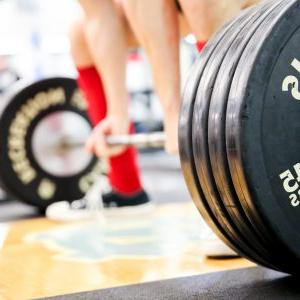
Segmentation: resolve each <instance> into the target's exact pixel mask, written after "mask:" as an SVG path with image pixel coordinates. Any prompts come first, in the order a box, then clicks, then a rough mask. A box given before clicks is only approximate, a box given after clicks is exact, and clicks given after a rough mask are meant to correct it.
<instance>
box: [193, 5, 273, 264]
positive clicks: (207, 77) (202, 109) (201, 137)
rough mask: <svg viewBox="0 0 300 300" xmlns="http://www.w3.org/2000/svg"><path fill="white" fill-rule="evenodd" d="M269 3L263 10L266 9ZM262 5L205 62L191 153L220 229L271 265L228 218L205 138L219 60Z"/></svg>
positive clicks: (257, 258)
mask: <svg viewBox="0 0 300 300" xmlns="http://www.w3.org/2000/svg"><path fill="white" fill-rule="evenodd" d="M268 7H269V6H268V5H267V7H266V8H265V9H267V8H268ZM263 9H264V6H257V7H255V9H254V10H253V11H252V12H251V13H250V14H249V15H247V16H246V17H245V18H243V19H241V20H240V22H239V23H238V24H236V26H235V27H233V28H231V30H228V31H227V33H226V35H225V37H224V41H223V42H222V43H220V44H219V45H218V46H217V47H216V49H215V52H214V53H213V55H212V56H211V57H210V58H209V60H208V63H207V64H206V67H205V70H204V72H203V74H202V77H201V79H200V82H199V86H198V91H197V95H196V100H195V105H194V112H193V122H192V133H193V135H192V141H193V154H194V160H195V166H196V170H197V174H198V179H199V182H200V185H201V187H202V190H203V192H204V195H205V197H206V198H207V199H208V203H209V205H210V207H211V209H212V211H213V213H214V214H215V216H216V218H217V219H218V221H219V223H220V225H221V226H222V228H224V229H225V230H226V231H227V232H228V235H229V236H230V237H231V239H233V240H235V241H236V243H238V244H239V245H240V247H241V248H242V249H243V251H244V253H247V254H248V256H249V257H251V258H252V260H255V261H256V262H259V263H260V264H263V265H266V266H269V267H272V266H271V265H270V264H269V263H268V261H267V259H266V257H263V256H262V255H261V253H259V252H258V251H257V249H256V247H255V241H254V240H253V241H251V240H250V241H249V240H248V239H247V238H246V237H245V235H243V233H242V231H241V230H240V228H238V227H237V226H236V224H235V223H234V222H233V221H232V219H231V218H230V215H229V214H228V211H227V209H226V207H225V205H224V203H223V201H222V198H221V197H220V195H219V193H218V190H217V187H216V184H215V181H214V178H213V174H212V170H211V165H210V161H209V153H208V140H207V130H208V128H207V125H208V124H207V122H208V111H209V105H210V96H211V92H212V89H213V86H214V84H215V79H216V75H217V72H218V70H219V67H220V65H221V63H222V60H223V57H224V55H226V53H227V51H228V48H229V47H230V45H231V43H232V42H233V40H234V38H235V37H236V36H237V35H238V34H239V32H240V31H241V30H242V29H243V28H244V27H245V26H247V24H249V22H250V24H252V22H253V20H254V19H255V18H257V15H258V14H259V13H260V11H261V10H263Z"/></svg>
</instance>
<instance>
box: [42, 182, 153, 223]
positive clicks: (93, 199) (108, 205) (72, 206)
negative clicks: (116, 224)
mask: <svg viewBox="0 0 300 300" xmlns="http://www.w3.org/2000/svg"><path fill="white" fill-rule="evenodd" d="M152 208H153V205H152V203H151V202H150V199H149V197H148V195H147V193H146V192H145V191H141V192H139V193H137V194H135V195H132V196H124V195H121V194H118V193H116V192H113V191H111V192H108V193H106V194H104V195H101V188H100V184H99V182H98V183H94V184H93V186H92V188H91V189H90V190H89V191H88V193H87V194H86V195H85V197H84V198H82V199H79V200H75V201H73V202H68V201H60V202H55V203H53V204H51V205H49V206H48V208H47V209H46V217H47V218H48V219H49V220H52V221H58V222H75V221H86V220H92V219H95V218H97V219H99V218H101V217H103V216H116V215H117V216H121V215H132V214H143V213H149V212H150V211H151V210H152Z"/></svg>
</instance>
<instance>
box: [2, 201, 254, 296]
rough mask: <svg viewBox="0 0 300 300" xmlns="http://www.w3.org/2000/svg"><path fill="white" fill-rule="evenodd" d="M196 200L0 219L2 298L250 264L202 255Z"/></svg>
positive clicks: (203, 235)
mask: <svg viewBox="0 0 300 300" xmlns="http://www.w3.org/2000/svg"><path fill="white" fill-rule="evenodd" d="M207 234H208V231H207V228H206V227H205V225H204V223H203V221H202V220H201V218H200V216H199V214H198V212H197V211H196V209H195V207H194V205H193V204H192V203H184V204H182V203H180V204H164V205H159V206H156V207H154V208H153V210H152V211H151V212H149V213H147V214H139V215H130V216H114V217H109V218H106V219H104V220H94V221H92V222H84V223H79V224H78V223H77V224H59V223H54V222H50V221H48V220H46V219H43V218H40V219H34V220H26V221H18V222H16V223H12V224H0V246H1V238H2V239H4V242H3V245H2V249H1V250H0V270H1V272H0V299H28V298H35V297H46V296H54V295H62V294H66V293H74V292H80V291H87V290H94V289H101V288H109V287H115V286H121V285H127V284H133V283H142V282H147V281H154V280H161V279H168V278H175V277H182V276H188V275H194V274H200V273H207V272H214V271H219V270H227V269H236V268H242V267H248V266H253V264H252V263H250V262H248V261H246V260H244V259H230V260H212V259H205V258H204V256H203V253H202V251H201V248H202V245H203V241H204V240H205V239H206V237H207Z"/></svg>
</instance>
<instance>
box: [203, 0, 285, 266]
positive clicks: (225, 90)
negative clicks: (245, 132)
mask: <svg viewBox="0 0 300 300" xmlns="http://www.w3.org/2000/svg"><path fill="white" fill-rule="evenodd" d="M283 5H284V3H283V1H273V2H270V3H269V4H268V5H267V6H266V7H264V8H261V9H260V10H259V13H257V15H256V16H255V18H253V19H252V20H251V22H249V23H248V24H247V25H246V26H245V27H244V28H243V29H242V30H241V31H240V33H239V34H238V35H237V37H236V38H235V39H234V41H233V43H232V44H231V46H230V47H229V49H228V51H227V53H226V55H225V56H224V58H223V59H222V63H221V65H220V67H219V68H218V71H217V73H218V74H217V77H216V81H215V84H214V87H213V91H212V94H211V101H210V107H209V118H208V145H209V157H210V163H211V166H212V173H213V176H214V179H215V182H216V185H217V188H218V191H219V194H220V196H221V199H222V201H223V202H224V205H225V208H226V210H227V211H228V213H229V215H230V217H231V219H232V220H233V222H234V223H235V224H236V226H237V227H238V228H239V230H240V231H241V232H242V234H243V236H244V237H245V239H246V240H248V241H249V242H250V243H251V245H253V247H254V248H256V249H257V250H258V253H261V256H262V257H265V258H267V260H268V261H273V263H272V264H274V263H275V262H276V264H279V262H280V260H283V262H282V265H284V264H285V260H286V258H285V257H282V256H281V255H280V254H278V253H280V251H282V249H280V248H279V249H277V248H275V249H274V248H272V242H273V241H272V237H271V236H264V235H263V234H262V232H261V231H260V229H259V226H258V225H257V226H255V227H254V226H252V224H251V222H250V221H249V220H248V218H247V216H246V214H245V212H244V211H243V208H242V206H241V204H240V202H239V199H238V197H237V195H236V193H235V190H234V187H233V183H232V180H231V175H230V171H229V166H228V162H227V154H226V141H225V113H226V105H227V97H228V94H229V89H230V86H231V81H232V77H233V75H234V72H235V68H236V66H237V64H238V61H239V58H240V56H241V55H242V53H243V50H244V48H245V46H246V45H247V43H248V42H249V40H250V39H251V37H252V35H253V34H254V32H255V30H256V29H257V28H258V27H259V25H260V24H261V23H262V22H263V20H264V19H265V18H266V17H267V16H268V14H269V13H270V10H275V9H276V10H277V11H279V10H281V8H282V6H283ZM281 253H282V252H281ZM277 254H278V255H277Z"/></svg>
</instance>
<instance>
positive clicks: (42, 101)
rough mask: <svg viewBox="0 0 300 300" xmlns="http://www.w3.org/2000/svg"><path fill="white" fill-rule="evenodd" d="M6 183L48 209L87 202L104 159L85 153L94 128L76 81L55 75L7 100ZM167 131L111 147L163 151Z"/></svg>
mask: <svg viewBox="0 0 300 300" xmlns="http://www.w3.org/2000/svg"><path fill="white" fill-rule="evenodd" d="M1 105H2V109H1V112H0V126H1V136H0V149H1V150H0V151H1V152H0V153H1V155H0V165H1V168H0V184H1V186H2V187H3V188H4V189H5V190H6V191H7V192H8V193H9V194H11V195H13V196H14V197H15V198H17V199H20V200H22V201H24V202H26V203H29V204H31V205H34V206H37V207H38V208H40V209H41V210H44V209H45V208H46V207H47V206H48V205H50V204H51V203H53V202H56V201H59V200H62V199H65V200H68V201H72V200H75V199H79V198H82V197H83V196H84V195H85V193H86V192H87V191H88V190H89V188H90V187H91V185H92V184H93V181H94V179H95V178H97V177H98V175H99V173H101V172H106V169H105V168H106V167H105V164H104V163H103V161H101V160H98V159H97V158H96V157H95V156H93V155H92V154H90V153H88V152H86V151H85V149H84V144H85V141H86V140H87V138H88V137H89V135H90V133H91V130H92V126H91V123H90V121H89V119H88V117H87V115H86V102H85V101H84V100H83V98H82V96H81V94H80V92H79V90H78V88H77V84H76V81H75V79H71V78H65V77H53V78H47V79H43V80H39V81H36V82H33V83H22V82H18V84H17V85H16V86H15V87H14V88H11V89H10V90H9V93H8V94H7V95H5V97H3V99H2V101H1ZM164 139H165V137H164V134H163V133H160V132H158V133H152V134H135V135H128V136H125V135H124V136H110V137H108V138H107V143H108V144H110V145H112V146H113V145H115V146H121V145H123V146H135V147H137V148H152V147H155V148H157V147H163V145H164Z"/></svg>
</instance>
